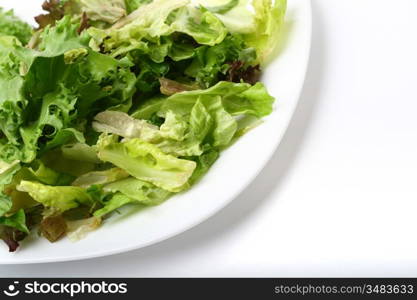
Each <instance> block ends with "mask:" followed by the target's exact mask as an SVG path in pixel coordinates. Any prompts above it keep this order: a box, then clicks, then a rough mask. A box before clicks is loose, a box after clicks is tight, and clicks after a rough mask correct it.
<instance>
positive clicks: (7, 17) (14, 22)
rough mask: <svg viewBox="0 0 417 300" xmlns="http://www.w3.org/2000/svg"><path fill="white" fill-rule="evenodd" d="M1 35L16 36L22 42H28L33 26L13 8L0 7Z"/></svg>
mask: <svg viewBox="0 0 417 300" xmlns="http://www.w3.org/2000/svg"><path fill="white" fill-rule="evenodd" d="M0 35H9V36H15V37H16V38H17V39H18V40H19V41H20V42H21V43H22V44H27V43H28V42H29V40H30V38H31V36H32V28H31V27H30V26H29V25H28V24H27V23H25V22H23V21H21V20H20V19H19V18H17V17H16V16H15V15H14V13H13V11H12V10H9V11H3V9H2V8H1V7H0Z"/></svg>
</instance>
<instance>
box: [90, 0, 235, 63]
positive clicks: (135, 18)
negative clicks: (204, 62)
mask: <svg viewBox="0 0 417 300" xmlns="http://www.w3.org/2000/svg"><path fill="white" fill-rule="evenodd" d="M88 32H89V34H90V35H91V36H92V40H91V42H90V46H91V47H92V48H93V49H99V48H103V49H104V51H105V52H106V53H110V54H111V55H112V56H114V57H115V56H119V55H123V54H126V53H128V52H130V51H132V50H135V49H137V50H140V51H142V52H144V53H147V54H149V55H150V57H151V58H152V59H153V60H154V61H156V62H162V61H163V59H164V57H165V56H167V55H169V54H170V52H171V48H172V39H171V38H170V36H171V35H172V34H174V33H182V34H186V35H188V36H190V37H192V38H193V39H194V40H195V41H196V42H197V43H199V44H204V45H210V46H213V45H216V44H218V43H220V42H221V41H222V40H223V39H224V38H225V37H226V34H227V30H226V28H225V27H224V25H223V24H222V23H221V21H220V20H219V19H218V18H216V17H215V16H214V15H213V14H212V13H211V12H209V11H207V10H205V9H203V8H196V7H194V6H191V5H190V1H189V0H172V1H165V0H155V1H153V2H151V3H149V4H146V5H142V6H140V7H139V8H138V9H137V10H135V11H134V12H132V13H131V14H130V15H128V16H127V17H125V18H122V19H121V20H120V21H119V22H117V23H116V24H114V25H113V26H112V27H111V28H110V29H107V30H102V29H98V28H90V29H89V30H88Z"/></svg>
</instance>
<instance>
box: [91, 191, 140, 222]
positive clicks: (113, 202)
mask: <svg viewBox="0 0 417 300" xmlns="http://www.w3.org/2000/svg"><path fill="white" fill-rule="evenodd" d="M134 202H136V201H135V200H134V199H133V198H129V197H128V196H126V195H124V194H122V193H116V194H114V195H113V196H112V197H111V198H110V200H108V201H107V202H106V203H105V205H104V207H103V208H101V209H99V210H97V211H95V212H94V217H102V216H104V215H107V214H109V213H111V212H113V211H114V210H116V209H118V208H120V207H122V206H124V205H126V204H129V203H134Z"/></svg>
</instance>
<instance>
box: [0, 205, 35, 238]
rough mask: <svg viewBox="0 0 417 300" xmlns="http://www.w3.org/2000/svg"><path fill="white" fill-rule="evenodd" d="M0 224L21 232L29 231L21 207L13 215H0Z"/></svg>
mask: <svg viewBox="0 0 417 300" xmlns="http://www.w3.org/2000/svg"><path fill="white" fill-rule="evenodd" d="M0 225H3V226H7V227H13V228H15V229H17V230H19V231H21V232H24V233H29V229H28V228H27V226H26V215H25V212H24V210H23V209H21V210H19V211H17V212H16V213H14V214H13V215H10V216H7V217H6V216H2V217H0Z"/></svg>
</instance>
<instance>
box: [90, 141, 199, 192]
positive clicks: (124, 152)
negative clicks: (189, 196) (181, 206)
mask: <svg viewBox="0 0 417 300" xmlns="http://www.w3.org/2000/svg"><path fill="white" fill-rule="evenodd" d="M117 140H118V139H117V137H116V136H114V135H113V136H112V135H109V136H105V135H103V136H102V137H101V139H100V141H99V143H98V144H97V147H98V157H99V158H100V159H101V160H103V161H106V162H111V163H112V164H114V165H115V166H117V167H119V168H122V169H123V170H125V171H126V172H127V173H129V174H130V175H132V176H133V177H135V178H137V179H140V180H143V181H146V182H150V183H153V184H154V185H156V186H158V187H160V188H163V189H165V190H167V191H170V192H179V191H181V190H184V189H185V188H187V186H188V185H187V182H188V179H189V178H190V176H191V175H192V173H193V171H194V169H195V167H196V164H195V162H193V161H188V160H184V159H178V158H176V157H174V156H171V155H167V154H164V153H163V152H162V151H161V150H160V149H159V148H158V147H156V146H154V145H152V144H149V143H147V142H144V141H142V140H140V139H131V140H128V141H126V142H124V143H120V142H118V141H117Z"/></svg>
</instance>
